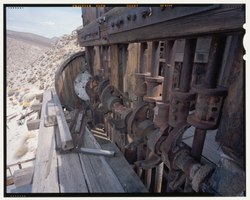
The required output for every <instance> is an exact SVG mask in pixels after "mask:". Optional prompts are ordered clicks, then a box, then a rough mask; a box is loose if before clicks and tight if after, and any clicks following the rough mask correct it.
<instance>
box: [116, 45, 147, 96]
mask: <svg viewBox="0 0 250 200" xmlns="http://www.w3.org/2000/svg"><path fill="white" fill-rule="evenodd" d="M139 53H140V45H139V44H137V43H133V44H129V46H128V60H127V67H126V70H125V71H124V92H127V93H128V94H129V97H130V99H131V100H134V99H136V96H135V94H134V92H133V91H135V89H136V82H135V75H134V74H135V73H136V72H137V71H138V66H139V59H140V54H139ZM144 64H145V63H144ZM112 78H113V77H112Z"/></svg>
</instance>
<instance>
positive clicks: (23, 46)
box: [6, 34, 82, 164]
mask: <svg viewBox="0 0 250 200" xmlns="http://www.w3.org/2000/svg"><path fill="white" fill-rule="evenodd" d="M6 43H7V51H6V54H7V59H6V62H7V63H6V64H7V66H6V72H7V76H6V86H7V88H6V89H7V96H6V100H7V101H6V102H7V116H6V120H7V124H6V132H7V134H6V135H7V164H12V163H16V162H18V161H23V160H26V159H30V158H33V157H35V154H36V147H37V138H38V130H34V131H28V129H27V126H26V123H27V121H28V120H31V119H36V118H37V117H38V115H37V113H33V114H30V115H28V116H27V117H25V118H24V119H22V120H20V118H22V116H25V115H26V114H27V113H29V112H31V106H32V105H34V104H37V103H38V102H37V100H36V98H35V97H36V95H37V94H39V93H43V91H44V90H46V89H48V88H50V87H54V76H55V72H56V70H57V67H58V66H59V65H60V64H61V63H62V62H63V61H64V60H65V59H67V58H68V57H69V56H70V55H71V54H74V53H76V52H78V51H80V50H82V48H81V47H79V46H78V44H77V36H76V35H75V34H72V35H64V36H62V37H60V38H59V39H58V40H57V41H56V42H55V43H54V45H53V46H51V48H49V47H45V46H44V45H43V46H42V45H39V44H38V43H37V42H34V40H31V41H28V42H27V41H24V40H23V38H21V39H20V38H18V37H17V38H13V37H8V36H7V41H6Z"/></svg>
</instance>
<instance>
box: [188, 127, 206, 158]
mask: <svg viewBox="0 0 250 200" xmlns="http://www.w3.org/2000/svg"><path fill="white" fill-rule="evenodd" d="M206 132H207V131H206V130H202V129H198V128H196V129H195V132H194V139H193V144H192V150H191V156H192V157H193V158H195V159H196V160H197V161H200V159H201V155H202V151H203V147H204V143H205V139H206Z"/></svg>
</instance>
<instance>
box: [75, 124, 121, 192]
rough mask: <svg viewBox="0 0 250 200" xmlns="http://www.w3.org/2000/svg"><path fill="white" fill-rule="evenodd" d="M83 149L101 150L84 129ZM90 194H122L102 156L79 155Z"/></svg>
mask: <svg viewBox="0 0 250 200" xmlns="http://www.w3.org/2000/svg"><path fill="white" fill-rule="evenodd" d="M83 147H85V148H97V149H101V147H100V145H99V144H98V143H97V142H96V140H95V138H94V136H93V135H92V133H91V132H90V131H89V130H88V129H87V128H86V130H85V134H84V135H83ZM79 156H80V160H81V163H82V166H83V169H84V174H85V175H86V181H87V183H88V187H89V191H90V192H124V189H123V187H122V186H121V183H120V182H119V180H118V178H117V177H116V175H115V174H114V172H113V170H112V169H111V168H110V166H109V165H108V163H107V161H106V160H105V158H104V157H103V156H93V155H84V154H79Z"/></svg>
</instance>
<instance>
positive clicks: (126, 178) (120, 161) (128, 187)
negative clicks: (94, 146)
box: [102, 143, 148, 193]
mask: <svg viewBox="0 0 250 200" xmlns="http://www.w3.org/2000/svg"><path fill="white" fill-rule="evenodd" d="M102 148H103V149H107V150H110V151H115V153H116V156H115V157H113V158H108V157H106V158H105V160H106V161H107V162H108V164H109V165H110V167H111V168H112V170H113V171H114V173H115V175H116V176H117V178H118V179H119V181H120V182H121V184H122V186H123V188H124V190H125V192H128V193H134V192H148V191H147V189H146V187H145V186H144V185H143V183H142V182H141V180H140V178H139V177H138V176H137V175H136V173H135V172H134V170H133V169H132V168H131V166H130V165H129V163H128V162H127V161H126V159H125V158H124V156H123V155H122V153H121V152H120V151H119V149H118V148H117V146H116V145H115V144H113V143H106V144H103V145H102Z"/></svg>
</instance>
